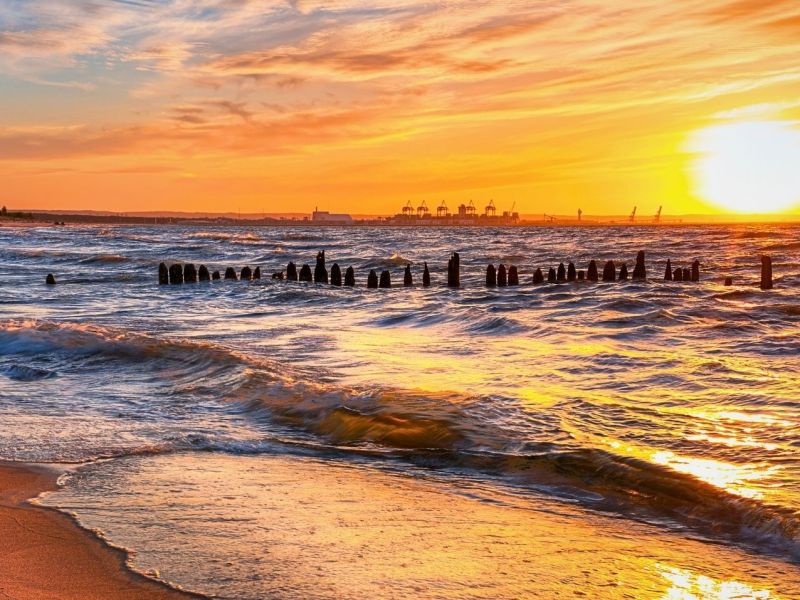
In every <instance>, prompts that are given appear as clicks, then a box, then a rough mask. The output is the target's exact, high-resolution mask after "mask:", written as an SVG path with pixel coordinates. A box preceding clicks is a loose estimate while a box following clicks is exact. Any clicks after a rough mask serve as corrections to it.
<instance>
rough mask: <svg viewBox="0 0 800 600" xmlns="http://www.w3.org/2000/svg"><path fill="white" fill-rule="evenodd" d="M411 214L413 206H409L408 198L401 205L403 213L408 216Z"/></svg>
mask: <svg viewBox="0 0 800 600" xmlns="http://www.w3.org/2000/svg"><path fill="white" fill-rule="evenodd" d="M413 214H414V207H413V206H411V200H409V201H408V202H406V205H405V206H404V207H403V215H408V216H409V217H410V216H411V215H413Z"/></svg>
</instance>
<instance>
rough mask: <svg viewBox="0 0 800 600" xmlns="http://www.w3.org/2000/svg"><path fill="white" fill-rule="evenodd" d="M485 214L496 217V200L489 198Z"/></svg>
mask: <svg viewBox="0 0 800 600" xmlns="http://www.w3.org/2000/svg"><path fill="white" fill-rule="evenodd" d="M484 214H485V215H486V216H487V217H489V216H492V217H494V216H495V215H496V214H497V209H496V208H495V206H494V200H489V204H487V205H486V208H485V209H484Z"/></svg>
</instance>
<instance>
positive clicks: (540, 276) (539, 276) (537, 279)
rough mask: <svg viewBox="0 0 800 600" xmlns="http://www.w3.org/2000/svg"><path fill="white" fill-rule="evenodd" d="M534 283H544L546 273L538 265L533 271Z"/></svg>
mask: <svg viewBox="0 0 800 600" xmlns="http://www.w3.org/2000/svg"><path fill="white" fill-rule="evenodd" d="M533 283H534V284H539V283H544V273H542V270H541V269H540V268H538V267H537V269H536V270H535V271H534V272H533Z"/></svg>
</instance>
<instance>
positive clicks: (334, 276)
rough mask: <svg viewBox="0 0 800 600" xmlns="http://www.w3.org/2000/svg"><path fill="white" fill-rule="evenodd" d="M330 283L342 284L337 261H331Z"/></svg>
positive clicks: (340, 271)
mask: <svg viewBox="0 0 800 600" xmlns="http://www.w3.org/2000/svg"><path fill="white" fill-rule="evenodd" d="M331 285H335V286H341V285H342V270H341V269H340V268H339V264H338V263H333V266H332V267H331Z"/></svg>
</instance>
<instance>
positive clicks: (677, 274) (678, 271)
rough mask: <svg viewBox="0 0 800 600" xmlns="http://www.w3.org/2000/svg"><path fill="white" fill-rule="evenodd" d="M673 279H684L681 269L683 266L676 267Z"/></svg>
mask: <svg viewBox="0 0 800 600" xmlns="http://www.w3.org/2000/svg"><path fill="white" fill-rule="evenodd" d="M672 280H673V281H683V271H682V270H681V268H680V267H677V268H676V269H675V270H674V271H673V272H672Z"/></svg>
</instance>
